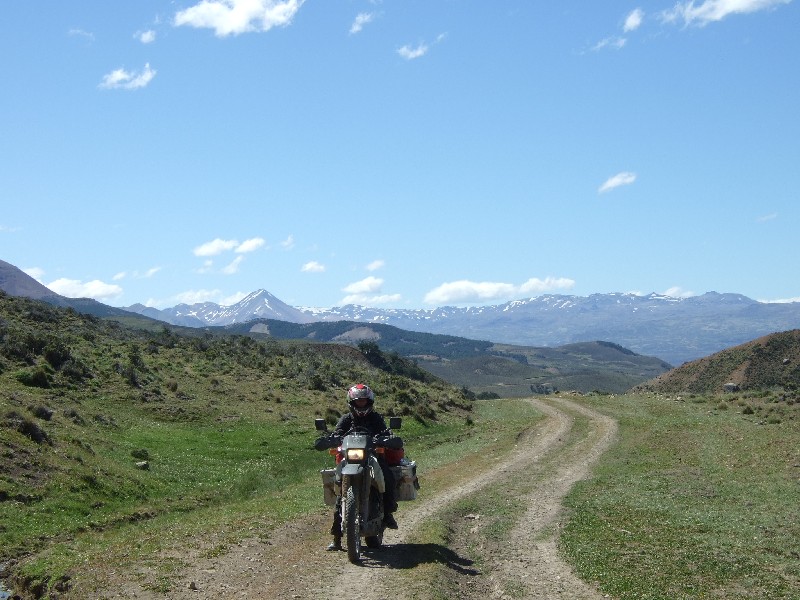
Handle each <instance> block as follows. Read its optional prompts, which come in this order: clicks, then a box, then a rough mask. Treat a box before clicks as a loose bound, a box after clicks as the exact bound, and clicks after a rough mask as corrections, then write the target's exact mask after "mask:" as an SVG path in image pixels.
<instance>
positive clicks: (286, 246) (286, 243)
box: [281, 235, 294, 250]
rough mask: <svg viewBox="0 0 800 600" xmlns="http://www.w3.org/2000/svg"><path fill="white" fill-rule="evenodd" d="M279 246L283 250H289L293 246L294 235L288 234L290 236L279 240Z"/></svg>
mask: <svg viewBox="0 0 800 600" xmlns="http://www.w3.org/2000/svg"><path fill="white" fill-rule="evenodd" d="M281 247H282V248H283V249H284V250H291V249H292V248H294V236H293V235H290V236H289V237H287V238H286V239H285V240H283V241H282V242H281Z"/></svg>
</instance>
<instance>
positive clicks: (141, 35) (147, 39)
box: [134, 29, 156, 44]
mask: <svg viewBox="0 0 800 600" xmlns="http://www.w3.org/2000/svg"><path fill="white" fill-rule="evenodd" d="M134 37H135V38H136V39H137V40H139V41H140V42H142V43H143V44H152V43H153V42H155V41H156V32H155V31H153V30H152V29H148V30H147V31H137V32H136V34H135V36H134Z"/></svg>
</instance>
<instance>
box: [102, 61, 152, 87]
mask: <svg viewBox="0 0 800 600" xmlns="http://www.w3.org/2000/svg"><path fill="white" fill-rule="evenodd" d="M155 76H156V70H155V69H152V68H150V63H147V64H145V66H144V69H142V71H141V72H139V73H137V72H135V71H126V70H125V69H116V70H114V71H111V73H109V74H107V75H104V76H103V81H102V82H100V85H99V87H100V88H103V89H106V90H118V89H121V90H136V89H139V88H143V87H145V86H147V84H149V83H150V82H151V81H152V80H153V77H155Z"/></svg>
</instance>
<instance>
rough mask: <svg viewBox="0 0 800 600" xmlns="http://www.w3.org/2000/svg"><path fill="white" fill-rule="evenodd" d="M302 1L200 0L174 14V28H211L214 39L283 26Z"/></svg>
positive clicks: (301, 4)
mask: <svg viewBox="0 0 800 600" xmlns="http://www.w3.org/2000/svg"><path fill="white" fill-rule="evenodd" d="M304 1H305V0H283V1H279V0H202V1H201V2H198V3H197V4H195V5H194V6H190V7H189V8H187V9H185V10H181V11H178V12H177V13H176V14H175V19H174V21H173V22H174V24H175V26H176V27H181V26H183V25H187V26H189V27H195V28H207V29H213V30H214V35H216V36H217V37H226V36H229V35H239V34H241V33H248V32H254V31H255V32H265V31H269V30H270V29H272V28H273V27H286V26H288V25H290V24H291V22H292V19H294V16H295V15H296V14H297V11H299V10H300V7H301V6H303V2H304Z"/></svg>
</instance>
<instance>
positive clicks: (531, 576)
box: [106, 397, 616, 600]
mask: <svg viewBox="0 0 800 600" xmlns="http://www.w3.org/2000/svg"><path fill="white" fill-rule="evenodd" d="M530 401H531V402H532V403H533V404H534V405H535V406H536V407H537V408H538V409H539V410H541V411H543V412H544V413H545V415H546V418H545V419H544V420H543V422H542V423H541V425H540V426H538V427H537V428H536V429H534V430H532V431H530V432H527V434H526V436H525V437H523V438H522V439H520V441H519V443H518V444H517V447H516V448H515V450H514V451H513V452H512V454H511V456H510V457H509V458H508V459H506V460H504V461H503V462H502V467H500V468H496V469H490V470H488V471H486V472H485V473H482V474H480V475H478V476H477V477H476V478H474V479H472V480H470V481H469V482H468V483H467V484H464V485H460V486H458V487H456V488H451V489H449V490H446V491H444V492H440V493H437V494H436V495H435V496H433V497H424V499H423V498H422V497H421V499H420V500H418V501H416V502H411V503H403V506H402V507H401V510H400V511H399V512H398V513H397V515H398V521H399V522H400V529H399V530H397V531H391V530H388V531H387V533H386V535H385V537H384V544H385V546H384V548H381V549H380V550H377V551H370V550H367V551H365V553H364V554H365V559H364V561H363V563H362V564H361V565H352V564H350V563H349V562H347V556H346V555H345V553H337V554H331V553H328V552H325V551H324V545H325V544H326V543H327V541H328V540H329V539H330V538H329V536H328V535H326V531H327V529H328V527H329V523H330V514H329V511H325V512H322V511H321V512H320V513H319V514H318V515H317V516H315V517H314V518H312V519H310V520H307V521H304V522H303V523H288V524H286V525H283V526H281V527H280V528H279V529H277V530H276V531H274V532H273V535H272V536H270V538H269V539H268V540H266V541H262V540H257V539H252V540H245V541H243V542H241V543H240V544H238V545H237V546H234V547H233V548H231V549H230V551H229V552H227V553H226V554H224V555H222V556H219V557H215V558H195V559H190V560H188V561H187V562H189V563H190V566H189V567H188V568H187V569H186V577H185V584H184V585H182V586H181V587H180V589H175V590H172V591H171V592H170V594H169V597H170V598H174V599H176V600H184V599H189V598H191V599H199V598H220V597H224V598H304V599H305V598H315V597H327V598H338V597H347V596H350V595H351V590H353V589H360V590H362V593H361V594H359V598H362V599H363V600H384V599H389V598H392V599H399V600H407V599H411V598H417V599H423V600H424V599H425V598H429V597H430V594H428V595H426V591H425V590H426V588H425V587H424V585H422V586H416V587H413V586H412V587H408V586H406V585H404V584H403V581H407V579H405V578H403V577H398V574H399V572H398V570H400V569H402V570H406V571H404V573H408V572H409V571H407V570H408V569H414V568H416V567H419V566H422V565H423V564H424V563H426V562H431V561H430V557H431V556H432V555H433V556H435V561H436V562H438V563H443V564H446V565H447V566H448V567H449V569H447V578H448V584H447V585H448V586H450V589H452V590H454V593H457V595H458V597H459V598H466V599H469V598H475V599H477V598H480V599H481V600H484V599H486V598H511V597H524V598H542V599H545V598H547V599H549V598H561V599H582V600H591V599H595V598H603V597H604V596H602V595H600V594H599V593H598V592H597V591H596V589H595V588H594V587H593V586H591V585H589V584H587V583H585V582H583V581H581V580H580V579H578V578H577V577H575V575H574V574H573V573H572V571H571V570H570V568H569V566H568V565H567V564H565V563H564V562H563V561H562V560H561V558H560V557H559V554H558V551H557V542H558V539H557V537H558V529H559V523H558V519H559V516H560V514H561V502H562V500H563V498H564V496H565V495H566V494H567V492H568V491H569V489H570V488H571V487H572V485H573V484H574V483H575V482H577V481H579V480H581V479H584V478H586V477H588V475H589V473H590V468H591V465H592V463H593V462H594V461H595V460H596V458H597V457H599V456H600V455H601V454H602V453H603V451H605V449H606V448H607V447H608V446H609V445H610V444H611V442H612V441H613V438H614V436H615V434H616V422H615V421H614V420H613V419H611V418H609V417H607V416H605V415H602V414H600V413H598V412H596V411H594V410H591V409H589V408H586V407H584V406H581V405H579V404H576V403H574V402H571V401H569V400H567V399H565V398H560V397H553V398H547V399H531V400H530ZM576 415H577V416H578V417H579V418H581V419H585V420H586V423H587V425H586V426H584V427H580V428H577V427H575V426H574V424H575V419H576ZM519 477H526V478H530V480H531V481H532V482H533V483H532V485H530V486H528V488H527V491H526V497H525V503H526V509H525V510H524V511H523V514H522V517H521V518H520V519H519V520H518V521H517V523H516V524H515V526H514V527H513V528H512V530H511V532H510V535H509V537H508V539H507V540H505V541H504V542H503V543H502V544H497V543H494V544H493V545H492V543H491V542H490V543H489V547H488V548H484V550H485V551H484V552H483V553H482V554H483V556H484V558H483V560H482V562H481V565H480V568H477V567H476V566H475V564H474V563H473V561H472V559H471V558H470V556H469V555H468V553H469V549H468V547H467V544H466V542H467V541H470V540H468V539H465V540H464V542H465V544H464V545H461V546H458V547H451V548H444V547H437V548H434V549H431V548H430V547H425V548H422V547H420V546H418V545H415V544H414V543H411V542H410V541H409V540H410V539H411V536H412V535H413V533H414V531H415V530H416V529H417V528H418V527H419V526H420V525H421V524H422V523H423V522H425V521H426V520H428V519H436V518H438V517H437V513H440V512H441V511H444V510H446V509H447V507H448V506H450V505H451V504H452V503H453V502H455V501H457V500H459V499H461V498H465V497H467V496H469V495H470V494H474V493H476V492H478V491H480V490H481V489H484V488H485V487H486V486H488V485H491V484H494V483H498V484H499V485H502V482H503V481H509V480H510V479H509V478H519ZM477 529H479V528H478V527H475V528H473V530H472V531H470V530H468V529H467V530H465V531H466V533H465V535H464V537H465V538H469V537H470V535H472V533H474V532H475V531H476V530H477ZM471 542H472V543H474V540H471ZM487 557H488V558H487ZM423 580H424V578H423ZM508 590H514V593H513V594H510V593H509V591H508ZM113 596H116V597H125V598H133V597H135V598H144V599H151V598H163V596H160V595H155V594H153V593H152V592H149V591H147V590H144V589H142V588H140V587H138V586H131V585H130V584H129V585H128V586H125V585H123V586H122V588H121V589H119V590H118V594H115V595H112V597H113ZM106 597H108V596H106Z"/></svg>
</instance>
